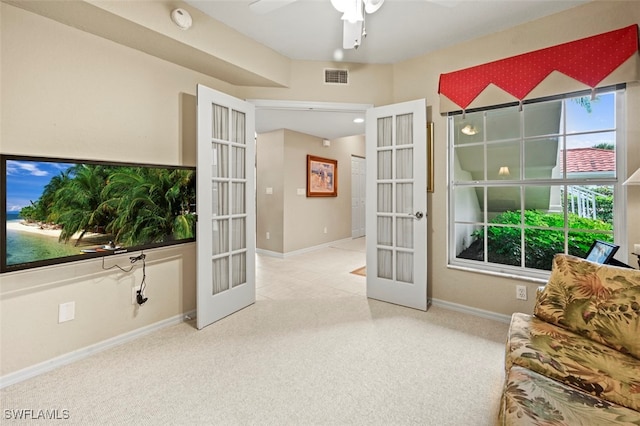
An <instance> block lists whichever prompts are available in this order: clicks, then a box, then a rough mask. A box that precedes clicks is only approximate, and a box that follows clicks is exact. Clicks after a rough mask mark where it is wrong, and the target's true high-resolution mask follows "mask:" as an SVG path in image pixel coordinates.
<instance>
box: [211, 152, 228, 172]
mask: <svg viewBox="0 0 640 426" xmlns="http://www.w3.org/2000/svg"><path fill="white" fill-rule="evenodd" d="M211 157H212V158H211V176H212V177H214V178H225V177H229V165H228V163H229V147H228V146H227V145H226V144H221V143H212V144H211Z"/></svg>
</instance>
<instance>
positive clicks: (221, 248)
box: [211, 219, 229, 256]
mask: <svg viewBox="0 0 640 426" xmlns="http://www.w3.org/2000/svg"><path fill="white" fill-rule="evenodd" d="M211 248H212V252H213V255H214V256H215V255H218V254H221V253H226V252H228V251H229V222H228V221H227V220H226V219H223V220H214V221H212V235H211Z"/></svg>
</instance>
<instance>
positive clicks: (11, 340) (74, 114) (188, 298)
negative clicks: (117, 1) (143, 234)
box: [0, 4, 235, 375]
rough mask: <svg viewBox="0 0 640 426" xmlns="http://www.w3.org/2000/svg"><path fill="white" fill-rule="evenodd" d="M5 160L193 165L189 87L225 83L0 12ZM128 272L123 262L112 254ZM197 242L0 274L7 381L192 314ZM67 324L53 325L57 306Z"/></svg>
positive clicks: (0, 142)
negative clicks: (138, 301)
mask: <svg viewBox="0 0 640 426" xmlns="http://www.w3.org/2000/svg"><path fill="white" fill-rule="evenodd" d="M0 7H1V9H2V22H1V25H2V27H1V31H2V57H1V61H2V63H1V65H2V66H1V68H2V76H1V78H2V80H1V86H2V99H1V105H2V116H1V122H2V127H1V131H2V133H1V134H0V136H1V139H0V149H1V151H2V152H3V153H12V154H26V155H40V156H53V157H67V158H78V159H101V160H113V161H134V162H144V163H161V164H184V165H190V166H193V165H195V158H196V154H195V151H196V143H195V121H196V120H195V89H196V84H197V83H203V84H206V85H207V86H210V87H213V88H216V89H219V90H222V91H225V92H228V93H231V94H233V93H234V92H235V89H234V87H233V86H231V85H229V84H226V83H223V82H221V81H218V80H215V79H213V78H210V77H205V76H203V75H201V74H198V73H195V72H193V71H190V70H187V69H186V68H183V67H180V66H177V65H174V64H171V63H169V62H166V61H163V60H159V59H157V58H155V57H152V56H149V55H147V54H143V53H140V52H138V51H135V50H132V49H130V48H127V47H123V46H121V45H118V44H115V43H113V42H111V41H108V40H105V39H102V38H99V37H96V36H93V35H90V34H88V33H85V32H82V31H79V30H76V29H73V28H70V27H67V26H65V25H61V24H59V23H57V22H54V21H51V20H49V19H46V18H42V17H40V16H37V15H34V14H32V13H30V12H25V11H23V10H21V9H17V8H15V7H13V6H8V5H6V4H1V6H0ZM116 262H117V263H118V264H120V265H121V266H129V259H128V256H127V255H121V256H112V257H109V258H108V259H106V260H105V263H106V266H111V265H113V264H114V263H116ZM194 267H195V243H190V244H185V245H181V246H175V247H174V248H170V249H158V250H151V251H149V252H148V253H147V282H148V287H147V295H148V297H149V301H148V302H147V304H145V305H144V306H143V307H141V308H139V309H138V308H135V306H134V305H132V304H131V289H132V288H133V287H134V286H136V285H139V284H140V280H141V270H140V268H137V269H136V271H135V273H132V274H121V273H116V272H114V271H109V272H105V271H103V270H102V264H101V261H100V260H91V261H85V262H74V263H72V264H66V265H59V266H53V267H46V268H38V269H35V270H30V271H23V272H15V273H8V274H2V275H1V276H0V304H1V305H0V311H1V317H0V321H1V324H0V327H1V328H0V334H1V342H0V348H1V349H0V350H1V352H0V358H1V362H0V364H1V373H0V374H2V375H5V374H7V373H9V372H14V371H16V370H19V369H21V368H24V367H27V366H31V365H34V364H36V363H39V362H42V361H46V360H49V359H51V358H54V357H56V356H59V355H62V354H66V353H69V352H72V351H74V350H78V349H80V348H83V347H86V346H88V345H91V344H94V343H97V342H102V341H104V340H106V339H108V338H112V337H114V336H118V335H120V334H123V333H126V332H129V331H132V330H136V329H138V328H140V327H144V326H146V325H149V324H153V323H156V322H158V321H161V320H165V319H167V318H171V317H174V316H176V315H179V314H181V313H184V312H189V311H192V310H194V309H195V271H194ZM70 301H75V306H76V319H75V320H74V321H70V322H66V323H62V324H58V323H57V321H58V305H59V304H60V303H65V302H70Z"/></svg>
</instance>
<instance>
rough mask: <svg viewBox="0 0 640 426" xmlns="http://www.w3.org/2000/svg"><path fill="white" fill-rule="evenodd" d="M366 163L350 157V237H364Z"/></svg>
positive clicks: (359, 158)
mask: <svg viewBox="0 0 640 426" xmlns="http://www.w3.org/2000/svg"><path fill="white" fill-rule="evenodd" d="M366 183H367V181H366V161H365V159H364V158H362V157H356V156H352V157H351V237H352V238H359V237H363V236H364V235H365V223H366V217H365V215H366V210H365V200H366Z"/></svg>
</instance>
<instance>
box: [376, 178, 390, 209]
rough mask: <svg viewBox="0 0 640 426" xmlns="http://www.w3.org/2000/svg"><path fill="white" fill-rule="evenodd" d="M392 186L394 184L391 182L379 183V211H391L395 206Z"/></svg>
mask: <svg viewBox="0 0 640 426" xmlns="http://www.w3.org/2000/svg"><path fill="white" fill-rule="evenodd" d="M392 188H393V184H391V183H379V184H378V212H381V213H391V209H392V208H393V198H392V195H391V194H392Z"/></svg>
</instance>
